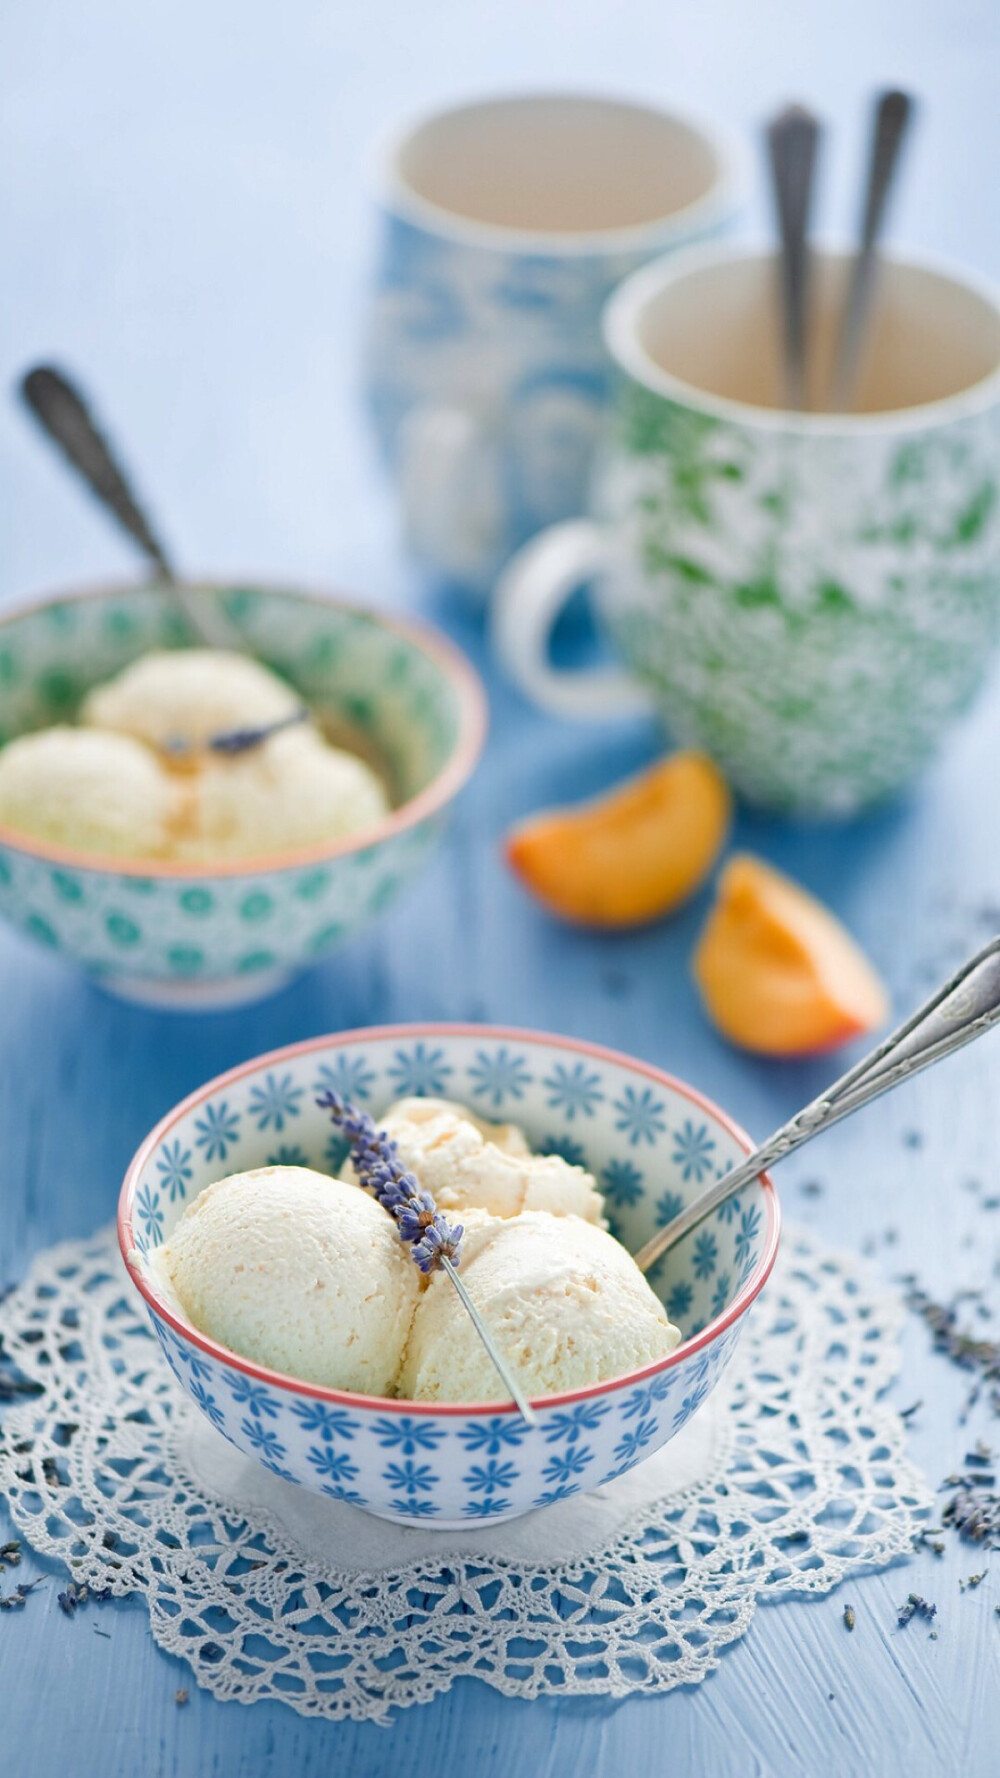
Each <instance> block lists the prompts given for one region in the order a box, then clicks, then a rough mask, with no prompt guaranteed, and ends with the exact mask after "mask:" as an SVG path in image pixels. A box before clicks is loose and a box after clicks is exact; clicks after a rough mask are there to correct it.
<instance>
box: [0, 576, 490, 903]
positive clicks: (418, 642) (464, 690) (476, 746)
mask: <svg viewBox="0 0 1000 1778" xmlns="http://www.w3.org/2000/svg"><path fill="white" fill-rule="evenodd" d="M158 584H159V583H158V582H157V581H155V580H108V581H100V582H96V583H94V584H92V585H88V586H76V587H72V586H71V587H66V588H63V589H61V590H59V591H54V592H43V593H34V594H30V595H29V596H28V597H27V598H23V599H18V600H16V601H11V602H10V603H9V604H8V603H6V602H5V603H4V605H3V606H2V607H0V639H2V636H3V631H4V629H5V628H6V626H7V625H8V624H11V623H16V622H17V621H18V620H19V619H21V618H25V617H30V616H31V615H32V614H33V613H35V612H38V611H44V610H46V609H47V608H49V607H51V606H57V605H72V604H75V603H81V604H82V603H83V601H84V600H88V599H100V598H107V597H109V596H114V595H115V594H125V593H134V592H141V591H142V590H143V589H144V588H149V589H152V588H154V587H156V586H157V585H158ZM185 585H191V586H194V587H206V588H208V589H209V590H210V591H213V592H228V591H232V590H234V589H237V588H240V587H246V588H247V589H248V590H250V591H253V592H260V593H271V594H274V595H276V596H278V597H281V596H282V595H283V596H285V597H287V598H294V599H305V600H308V601H309V602H310V603H311V604H314V605H319V606H327V607H329V608H331V609H333V610H335V611H339V612H346V613H347V614H348V615H349V616H352V617H363V618H367V619H369V620H370V621H371V622H372V623H374V624H375V625H376V626H377V627H378V628H380V629H384V630H389V631H391V632H392V633H394V634H395V635H397V636H400V637H402V638H403V639H404V640H405V641H407V642H409V643H411V644H412V645H413V646H414V647H415V648H417V649H419V650H420V651H421V652H422V653H423V654H424V655H426V656H427V657H428V658H429V659H430V660H432V661H434V663H435V665H436V666H438V667H439V668H440V669H441V671H442V673H443V674H444V676H445V678H446V679H447V680H448V681H449V683H450V684H451V686H452V687H453V689H454V691H455V693H456V695H457V698H458V706H459V712H458V734H457V736H456V739H455V744H454V746H453V748H452V750H451V753H450V755H449V757H448V758H447V759H446V761H445V763H444V765H443V766H442V767H441V770H440V771H439V772H438V773H436V775H435V776H434V777H433V778H432V779H431V781H430V783H429V784H428V785H426V786H425V787H424V789H423V790H421V791H419V792H418V793H417V795H416V796H414V797H410V798H409V799H408V800H407V801H406V802H405V803H401V804H400V806H399V808H398V809H393V810H391V811H390V813H389V814H388V815H386V816H385V817H384V818H383V820H381V821H379V822H376V823H375V824H374V825H373V826H372V827H367V828H363V829H361V830H359V832H358V833H356V834H348V835H346V837H345V838H343V839H340V840H335V841H332V842H328V843H321V844H319V845H313V846H306V847H300V848H299V849H298V850H297V851H295V852H272V853H268V854H266V855H264V856H263V857H260V858H234V859H225V860H221V861H219V862H218V863H215V864H212V863H208V864H203V863H199V862H187V861H183V860H172V859H163V858H117V857H114V856H112V855H109V854H108V853H102V852H85V851H81V850H80V849H79V848H78V847H74V846H59V845H55V844H53V843H51V842H50V841H47V840H35V839H32V838H31V836H30V835H29V834H24V833H21V832H20V831H19V830H18V829H16V828H13V827H6V826H4V825H3V824H2V823H0V845H2V846H5V847H6V848H7V850H8V851H10V852H20V853H23V854H24V855H26V856H27V857H29V858H41V859H43V860H44V861H45V862H46V863H47V864H53V865H56V866H61V867H70V868H72V869H74V870H79V871H90V872H93V873H99V874H102V875H111V876H115V877H141V878H144V879H145V880H146V881H149V882H159V881H166V882H171V881H174V882H176V881H183V882H205V881H215V880H216V879H217V878H223V877H253V876H263V875H267V876H270V875H273V874H274V873H275V872H277V871H285V870H302V869H304V868H308V867H309V866H315V865H321V864H328V863H331V862H332V861H333V860H334V859H337V858H344V857H346V856H347V855H348V854H349V853H352V852H367V851H368V850H369V849H370V848H371V847H372V846H377V845H380V844H381V842H382V841H383V840H388V839H392V838H394V837H395V836H396V835H397V834H400V833H404V832H406V830H407V829H408V828H411V827H415V826H417V825H418V824H419V823H420V822H421V821H425V820H426V819H427V818H428V817H429V816H431V815H435V814H437V813H438V812H439V810H441V809H443V808H445V807H446V806H447V804H448V803H450V802H451V801H453V799H454V798H455V797H456V796H457V795H458V792H459V791H460V790H461V789H462V786H463V785H464V784H465V783H466V781H467V780H468V778H469V777H470V776H471V774H472V772H473V770H474V768H475V766H476V763H477V761H478V759H479V756H480V754H481V752H482V750H483V745H484V743H485V740H486V730H487V726H488V708H489V706H488V704H487V698H486V690H485V687H484V685H483V682H482V680H481V679H480V677H479V674H478V673H477V672H476V669H475V667H474V666H473V665H472V662H471V661H470V660H469V659H468V658H467V656H466V655H465V654H464V653H463V652H462V650H461V649H460V648H459V647H458V644H457V643H455V642H452V640H451V638H450V637H448V636H446V635H445V634H444V632H443V631H442V630H439V629H437V627H436V626H435V625H434V624H429V623H426V622H424V621H423V620H422V619H418V618H412V617H410V616H409V615H406V616H399V615H397V613H395V612H388V611H384V610H382V609H381V608H380V607H378V606H374V605H362V604H360V603H359V602H358V601H357V600H356V599H349V598H345V597H343V595H341V594H340V593H336V592H333V591H331V590H328V589H326V588H323V587H318V586H310V585H308V584H305V583H301V582H297V581H296V582H282V581H275V580H268V579H266V578H263V577H261V576H260V575H256V574H243V575H240V574H234V575H230V576H227V577H226V578H225V579H223V580H220V579H219V578H218V577H217V576H212V575H197V574H194V575H189V576H185Z"/></svg>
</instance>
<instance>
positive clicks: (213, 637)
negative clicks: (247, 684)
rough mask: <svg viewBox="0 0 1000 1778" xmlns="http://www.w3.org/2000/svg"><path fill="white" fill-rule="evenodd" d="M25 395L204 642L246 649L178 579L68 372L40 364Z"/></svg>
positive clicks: (25, 384) (25, 382)
mask: <svg viewBox="0 0 1000 1778" xmlns="http://www.w3.org/2000/svg"><path fill="white" fill-rule="evenodd" d="M21 395H22V397H23V399H24V402H25V405H26V406H27V408H28V409H29V411H30V413H31V414H32V416H33V418H34V419H35V420H37V422H38V424H39V426H40V427H41V428H42V431H43V432H44V433H46V435H47V436H48V437H49V438H50V439H51V440H52V442H53V443H54V444H55V445H57V446H58V448H59V450H61V451H62V453H63V455H64V456H65V457H66V458H67V460H68V461H69V463H71V464H72V466H73V468H74V469H75V470H76V471H77V473H78V474H79V475H81V476H82V477H83V480H84V481H85V482H86V483H87V486H88V487H89V488H90V490H91V492H92V493H94V494H96V495H97V498H98V500H100V501H101V503H102V505H104V506H106V507H107V509H108V511H109V512H111V513H112V514H113V515H114V517H115V518H116V519H117V521H118V523H119V525H121V527H122V529H123V530H124V531H126V532H127V533H128V535H129V536H130V537H131V538H132V541H133V542H134V543H137V544H138V545H139V548H140V549H141V550H142V552H143V554H144V555H145V556H146V557H147V558H148V560H149V561H150V562H151V563H152V564H153V567H154V568H155V569H156V572H157V574H158V575H159V577H160V579H161V580H162V581H164V582H165V583H166V585H167V586H168V587H169V589H170V592H171V594H172V596H173V598H174V599H175V601H176V603H177V605H178V607H179V609H180V610H181V612H182V613H183V615H184V618H185V620H186V621H187V623H188V625H189V626H190V628H191V629H193V630H194V632H195V635H196V636H197V637H198V639H199V641H201V642H204V643H206V644H207V645H208V647H210V648H240V649H242V648H244V647H245V644H244V642H243V639H242V637H240V636H239V635H238V634H237V633H236V631H235V630H234V629H233V627H232V625H231V624H229V623H228V622H227V621H225V620H224V619H223V617H222V615H221V613H216V612H215V611H214V610H212V609H211V608H210V607H209V606H208V604H207V602H206V601H205V600H204V599H200V598H199V597H198V596H197V594H196V593H195V592H194V591H193V589H192V588H190V587H188V586H186V585H185V584H184V582H183V581H182V580H180V579H179V578H178V576H177V574H176V572H175V570H174V567H173V564H172V562H171V560H170V557H169V556H168V554H167V552H166V550H165V549H164V547H163V544H162V543H161V542H160V539H159V538H158V537H157V535H156V532H155V531H154V529H153V527H152V524H151V523H150V521H149V519H148V518H147V516H146V514H145V512H144V511H143V509H142V507H141V505H140V504H139V500H138V498H137V496H136V494H135V491H134V489H133V488H132V487H131V485H130V483H129V481H128V478H127V476H126V474H125V471H124V470H123V469H122V467H121V465H120V464H119V463H118V462H117V461H116V459H115V457H114V455H113V454H112V451H111V447H110V446H109V444H108V442H107V439H106V438H105V437H104V435H103V433H102V432H101V431H100V428H99V427H98V425H97V422H96V421H95V419H94V417H93V415H92V414H91V412H90V409H89V408H88V406H87V403H86V401H85V400H84V398H83V396H82V395H81V393H80V391H79V389H77V388H76V387H75V386H74V384H73V383H72V382H71V381H70V379H69V377H67V376H66V374H65V372H64V371H61V370H57V369H56V368H55V366H54V365H51V364H38V365H35V366H34V368H33V369H32V370H29V371H27V372H26V373H25V375H24V376H23V377H22V378H21Z"/></svg>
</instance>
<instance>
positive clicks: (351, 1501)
mask: <svg viewBox="0 0 1000 1778" xmlns="http://www.w3.org/2000/svg"><path fill="white" fill-rule="evenodd" d="M319 1491H320V1493H321V1494H326V1495H328V1496H329V1498H330V1499H331V1500H341V1501H343V1503H344V1505H345V1506H367V1505H368V1502H367V1500H366V1499H365V1496H364V1495H363V1494H359V1493H358V1490H357V1488H342V1487H341V1486H340V1485H339V1484H338V1483H336V1482H321V1483H320V1489H319Z"/></svg>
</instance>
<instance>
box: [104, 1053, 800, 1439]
mask: <svg viewBox="0 0 1000 1778" xmlns="http://www.w3.org/2000/svg"><path fill="white" fill-rule="evenodd" d="M428 1037H482V1038H484V1039H485V1040H487V1041H490V1040H493V1039H500V1040H501V1041H507V1042H512V1043H525V1044H551V1045H554V1046H555V1047H557V1048H559V1049H562V1050H564V1051H569V1052H570V1053H571V1054H573V1055H579V1056H589V1057H591V1058H593V1059H596V1060H599V1061H602V1062H613V1063H616V1064H618V1065H619V1066H622V1065H624V1066H625V1067H626V1068H628V1069H630V1070H631V1071H632V1072H634V1073H636V1074H640V1075H642V1076H643V1077H644V1078H645V1079H647V1080H654V1081H656V1082H657V1083H658V1084H659V1085H660V1086H663V1087H667V1088H668V1089H669V1090H670V1091H672V1092H674V1093H678V1094H680V1096H681V1097H682V1098H684V1099H686V1100H687V1101H688V1102H689V1104H691V1105H694V1106H696V1107H697V1108H698V1109H699V1110H700V1111H703V1112H706V1113H708V1115H709V1116H710V1117H712V1118H714V1119H715V1120H716V1121H717V1122H718V1123H719V1124H720V1125H721V1127H722V1128H723V1129H724V1130H725V1131H726V1133H727V1134H728V1135H730V1136H732V1137H733V1138H734V1139H735V1141H736V1142H737V1143H738V1144H739V1146H740V1147H741V1148H742V1149H743V1151H744V1153H746V1154H752V1152H753V1149H754V1147H755V1144H754V1143H753V1142H752V1140H751V1138H750V1137H749V1136H748V1135H747V1133H746V1131H745V1130H744V1129H742V1128H741V1126H740V1125H739V1124H737V1123H736V1122H735V1121H734V1119H733V1118H731V1117H730V1116H729V1115H728V1113H727V1112H724V1111H723V1110H722V1109H721V1108H720V1107H719V1106H718V1105H716V1104H715V1102H714V1101H713V1100H712V1099H709V1098H708V1097H706V1095H705V1094H704V1093H701V1092H699V1091H698V1089H697V1088H696V1087H692V1086H689V1085H688V1083H687V1082H686V1081H683V1080H679V1079H678V1078H677V1076H676V1075H674V1074H669V1073H668V1072H667V1071H666V1070H665V1069H663V1068H656V1067H654V1066H653V1065H652V1064H651V1063H649V1062H641V1061H639V1060H638V1059H637V1058H636V1057H634V1056H629V1055H627V1054H626V1053H625V1052H624V1051H623V1050H616V1049H610V1048H608V1047H607V1046H605V1045H604V1044H597V1043H588V1042H586V1041H584V1040H582V1039H580V1038H575V1037H561V1036H559V1035H558V1034H557V1033H554V1032H549V1031H532V1030H528V1029H527V1028H525V1027H518V1026H510V1025H476V1024H467V1023H462V1022H457V1023H451V1022H444V1023H435V1024H399V1025H362V1026H358V1027H356V1028H355V1029H354V1030H352V1031H343V1032H334V1033H331V1034H329V1035H327V1036H325V1037H310V1038H306V1039H305V1040H304V1041H302V1042H299V1043H290V1044H284V1045H282V1046H281V1047H280V1048H279V1049H274V1050H268V1051H266V1052H265V1053H264V1054H263V1055H260V1056H254V1057H252V1058H251V1060H250V1061H248V1062H241V1063H240V1064H239V1065H238V1066H237V1067H235V1068H227V1069H226V1070H225V1071H224V1072H223V1073H222V1074H217V1075H216V1076H215V1077H214V1078H213V1079H212V1080H209V1081H206V1082H205V1084H204V1085H203V1086H201V1087H198V1088H197V1089H196V1090H195V1091H194V1092H193V1093H189V1094H188V1095H187V1097H186V1098H184V1099H181V1100H180V1101H179V1103H178V1104H176V1105H175V1106H173V1108H172V1109H171V1110H170V1111H168V1112H167V1113H166V1116H165V1117H162V1118H161V1119H160V1121H159V1123H157V1124H156V1125H155V1126H154V1128H153V1129H152V1130H151V1131H150V1133H149V1135H148V1136H146V1137H145V1139H144V1140H143V1141H142V1142H141V1143H140V1145H139V1147H138V1148H137V1149H136V1152H135V1154H134V1155H133V1157H132V1159H131V1161H130V1162H129V1165H128V1168H127V1170H126V1173H125V1177H124V1180H123V1181H122V1187H121V1192H120V1194H119V1199H118V1216H117V1230H118V1245H119V1247H120V1249H121V1254H122V1259H123V1260H124V1263H125V1267H126V1270H127V1271H128V1274H129V1276H130V1278H131V1280H132V1282H133V1284H134V1285H135V1287H136V1289H137V1290H138V1292H139V1294H140V1296H142V1297H143V1298H144V1299H145V1301H146V1304H147V1306H148V1308H149V1309H150V1310H151V1311H152V1312H153V1314H154V1316H159V1317H160V1318H161V1319H162V1320H164V1321H166V1322H167V1324H168V1325H169V1326H170V1327H171V1328H172V1329H173V1330H174V1332H175V1333H177V1334H180V1335H181V1336H182V1337H183V1338H184V1339H185V1340H186V1341H189V1342H190V1343H191V1344H192V1345H195V1346H197V1347H199V1348H200V1350H201V1351H203V1352H205V1353H207V1354H208V1355H209V1357H211V1358H214V1359H216V1360H218V1362H219V1363H220V1364H222V1365H224V1366H225V1367H226V1368H227V1369H231V1370H235V1371H238V1372H241V1373H242V1374H243V1375H245V1376H247V1377H251V1378H252V1379H254V1380H255V1381H256V1382H262V1383H266V1384H268V1385H269V1386H270V1387H272V1388H277V1389H281V1390H285V1391H287V1392H290V1393H292V1394H295V1395H305V1396H309V1397H311V1398H312V1399H314V1400H317V1401H323V1402H333V1403H336V1404H337V1405H338V1406H341V1407H349V1408H350V1407H353V1408H356V1409H363V1410H373V1409H374V1410H377V1411H378V1412H379V1413H382V1414H409V1415H426V1416H431V1417H433V1416H439V1415H448V1416H459V1415H462V1416H466V1417H470V1416H473V1417H481V1416H488V1415H497V1416H500V1415H504V1414H512V1415H513V1416H515V1417H519V1413H518V1409H517V1408H516V1407H515V1406H514V1404H513V1403H508V1402H503V1401H489V1402H428V1401H406V1400H400V1399H396V1398H393V1397H390V1396H381V1395H362V1394H360V1393H356V1392H353V1391H351V1390H348V1389H330V1388H328V1387H326V1386H325V1385H324V1384H320V1383H308V1382H305V1381H303V1379H302V1378H301V1377H291V1376H288V1375H286V1374H285V1373H284V1372H282V1371H274V1370H269V1369H268V1368H267V1366H266V1365H260V1364H255V1363H254V1362H253V1360H251V1359H249V1358H243V1357H242V1356H241V1355H240V1354H239V1353H238V1352H232V1351H231V1350H230V1349H229V1347H228V1346H223V1345H221V1344H220V1343H219V1341H217V1340H212V1339H210V1338H209V1337H208V1335H207V1334H203V1333H200V1332H199V1330H198V1329H197V1328H196V1327H194V1326H192V1324H191V1323H190V1322H189V1321H186V1320H185V1319H183V1317H182V1316H180V1315H178V1314H177V1313H176V1311H175V1310H173V1309H172V1308H171V1307H170V1305H169V1303H167V1302H166V1301H165V1300H164V1298H163V1297H161V1296H160V1295H159V1294H158V1293H157V1291H156V1290H155V1289H154V1288H153V1285H152V1284H151V1283H150V1281H149V1279H148V1277H147V1276H146V1275H145V1272H144V1270H143V1267H142V1266H141V1264H139V1263H138V1262H137V1258H136V1257H133V1255H136V1254H137V1250H136V1247H135V1242H134V1240H133V1236H132V1204H133V1201H134V1197H135V1193H136V1190H137V1188H138V1182H139V1178H140V1175H141V1173H142V1170H143V1168H144V1167H145V1165H146V1163H147V1161H148V1160H149V1158H150V1156H151V1154H152V1153H153V1151H154V1150H155V1149H156V1148H157V1147H158V1146H159V1144H160V1143H161V1142H162V1141H163V1139H164V1138H165V1137H166V1136H167V1135H168V1134H169V1132H170V1131H171V1130H172V1129H173V1127H174V1126H175V1124H177V1123H178V1122H179V1121H180V1119H181V1118H182V1117H185V1116H186V1115H187V1113H188V1112H190V1111H192V1110H194V1108H195V1107H196V1106H198V1105H200V1104H203V1103H204V1101H205V1100H206V1099H208V1098H210V1097H211V1096H212V1095H213V1094H214V1093H216V1092H219V1091H221V1090H222V1089H224V1088H225V1087H227V1086H228V1087H231V1086H234V1085H235V1084H236V1082H237V1081H240V1080H243V1079H245V1078H246V1076H247V1075H251V1074H255V1073H257V1072H258V1071H262V1070H264V1069H267V1068H273V1067H276V1066H279V1065H280V1064H281V1063H283V1062H289V1061H292V1060H294V1059H295V1058H297V1057H299V1056H307V1055H310V1054H312V1053H314V1052H315V1051H318V1050H329V1049H331V1048H334V1049H341V1048H347V1047H348V1046H349V1045H350V1044H354V1043H360V1042H371V1041H372V1040H382V1039H388V1040H390V1041H402V1042H405V1041H407V1040H411V1039H418V1040H419V1039H421V1038H428ZM760 1181H761V1185H762V1187H763V1192H764V1203H765V1209H766V1214H767V1220H766V1227H765V1231H764V1245H763V1251H762V1254H761V1257H760V1259H759V1260H758V1262H757V1265H756V1266H755V1267H754V1269H753V1271H752V1272H751V1274H750V1276H749V1278H748V1279H747V1281H746V1283H745V1284H744V1285H743V1287H742V1289H741V1290H739V1291H738V1292H737V1294H736V1296H735V1297H734V1298H733V1301H732V1302H731V1303H730V1304H729V1305H728V1307H727V1308H726V1309H724V1310H723V1311H722V1313H721V1314H720V1315H716V1316H715V1317H714V1318H713V1319H712V1320H711V1321H709V1322H708V1323H707V1324H706V1326H705V1327H703V1328H702V1330H701V1332H700V1333H698V1334H695V1335H694V1336H693V1338H691V1339H689V1340H682V1341H681V1343H680V1345H679V1346H676V1347H675V1348H674V1350H673V1352H670V1353H668V1354H667V1356H666V1357H665V1358H659V1359H656V1360H654V1362H653V1363H652V1364H647V1365H643V1366H641V1367H640V1368H639V1369H638V1370H635V1371H627V1372H625V1373H624V1374H623V1375H622V1376H620V1377H611V1378H608V1379H607V1380H606V1381H605V1382H603V1383H590V1384H586V1385H584V1387H583V1388H580V1389H572V1390H569V1391H566V1392H564V1393H562V1394H559V1395H540V1396H535V1397H532V1403H533V1405H534V1406H536V1407H539V1408H542V1409H549V1408H554V1407H564V1406H568V1405H570V1404H571V1403H574V1402H581V1401H589V1400H590V1399H591V1398H592V1397H594V1396H599V1395H607V1394H609V1393H611V1391H613V1390H619V1389H624V1388H631V1387H633V1386H634V1385H636V1384H639V1383H643V1382H645V1381H646V1380H647V1378H650V1377H655V1376H658V1375H659V1374H660V1373H661V1372H663V1371H668V1370H672V1369H673V1368H674V1367H675V1366H677V1365H678V1364H680V1363H681V1362H682V1361H683V1360H685V1359H688V1358H690V1357H692V1355H693V1354H694V1353H696V1352H700V1351H702V1350H703V1349H704V1348H705V1347H706V1346H710V1345H711V1344H712V1343H713V1342H714V1341H715V1340H717V1339H718V1338H719V1336H720V1335H721V1334H723V1333H725V1332H726V1331H727V1329H728V1328H730V1327H732V1326H733V1324H734V1323H735V1322H737V1321H739V1320H740V1319H741V1317H742V1316H743V1315H745V1313H746V1311H747V1310H748V1309H749V1307H750V1305H751V1303H753V1302H754V1300H755V1299H756V1297H757V1296H759V1294H760V1292H761V1290H762V1289H763V1288H764V1285H765V1284H766V1283H767V1280H768V1278H769V1277H770V1275H771V1271H772V1268H773V1266H774V1262H775V1259H776V1257H777V1253H778V1244H779V1240H780V1235H781V1208H780V1205H779V1201H778V1194H777V1192H776V1190H775V1187H774V1181H773V1180H772V1178H771V1176H770V1174H769V1173H762V1174H761V1175H760Z"/></svg>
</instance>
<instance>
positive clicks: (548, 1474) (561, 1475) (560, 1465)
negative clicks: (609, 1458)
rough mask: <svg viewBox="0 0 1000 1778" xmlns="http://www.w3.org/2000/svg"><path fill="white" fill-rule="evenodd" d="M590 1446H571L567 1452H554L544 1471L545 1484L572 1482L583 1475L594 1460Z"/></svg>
mask: <svg viewBox="0 0 1000 1778" xmlns="http://www.w3.org/2000/svg"><path fill="white" fill-rule="evenodd" d="M593 1455H594V1453H593V1451H592V1450H591V1448H590V1446H589V1445H570V1446H569V1447H568V1449H567V1450H565V1451H554V1452H553V1454H552V1456H551V1457H550V1458H549V1460H548V1462H547V1463H546V1465H545V1467H544V1468H543V1470H542V1480H543V1482H552V1483H553V1484H559V1483H561V1482H571V1481H572V1480H573V1477H574V1476H578V1475H582V1474H583V1472H584V1470H585V1469H586V1467H587V1465H588V1463H590V1462H591V1460H592V1458H593Z"/></svg>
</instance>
